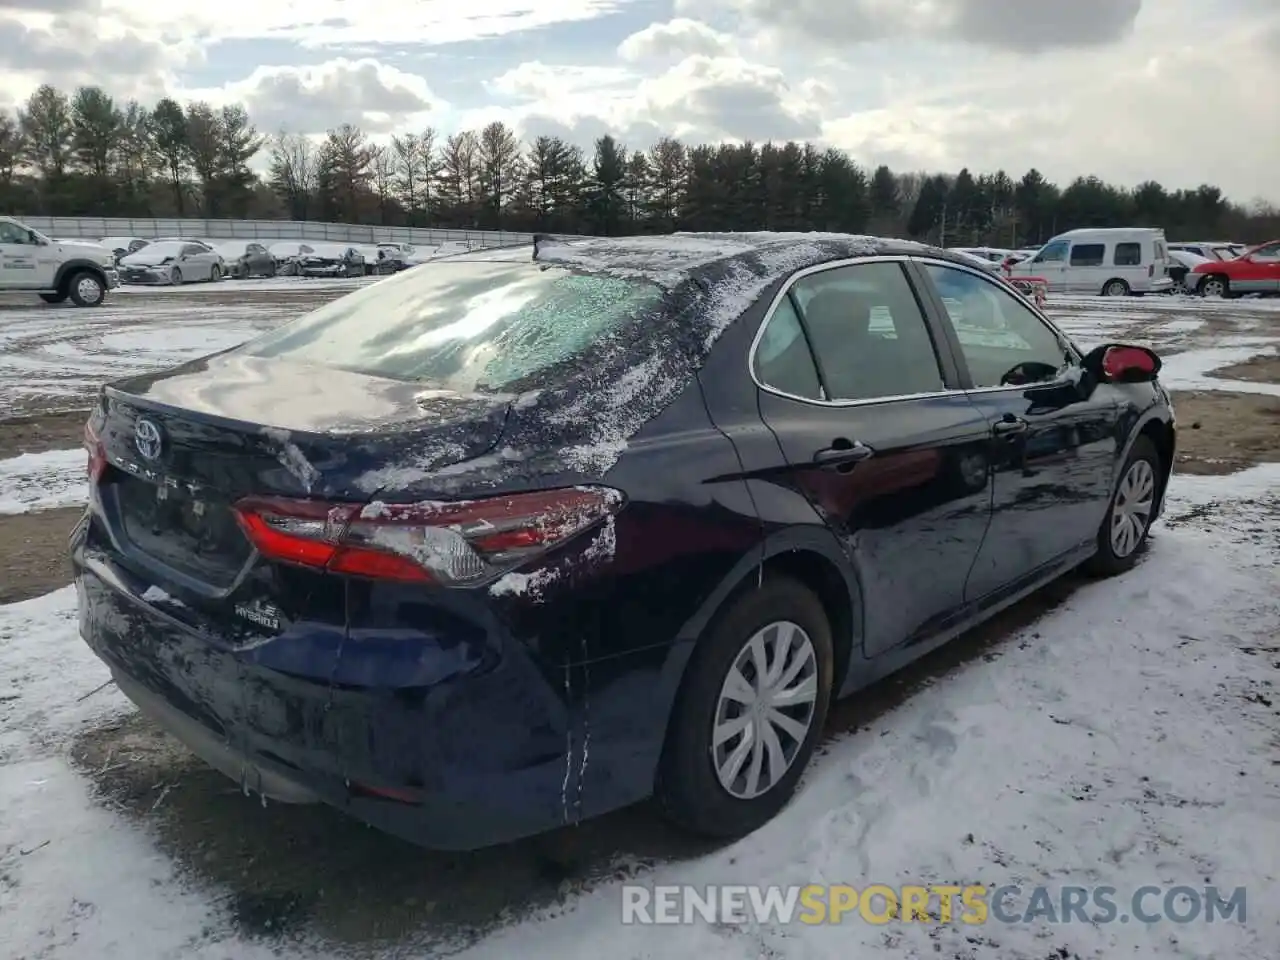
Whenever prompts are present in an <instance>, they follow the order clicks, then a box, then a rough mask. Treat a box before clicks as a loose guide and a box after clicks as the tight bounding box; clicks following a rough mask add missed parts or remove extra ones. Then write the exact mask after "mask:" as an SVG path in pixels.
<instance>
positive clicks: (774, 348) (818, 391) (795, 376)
mask: <svg viewBox="0 0 1280 960" xmlns="http://www.w3.org/2000/svg"><path fill="white" fill-rule="evenodd" d="M752 363H753V368H754V370H755V375H756V379H757V380H759V381H760V383H761V384H762V385H764V386H766V387H769V388H770V389H772V390H776V391H778V392H779V393H785V394H787V395H789V396H792V397H800V398H802V399H804V400H818V399H820V398H821V397H822V388H821V386H820V385H819V383H818V368H817V367H816V366H815V365H814V362H813V353H812V351H810V349H809V341H808V340H807V339H806V338H805V335H804V329H803V328H802V327H801V326H800V315H799V314H797V313H796V309H795V306H794V305H793V304H792V301H791V297H790V296H786V297H783V298H782V300H780V301H779V302H778V306H777V307H776V308H775V309H774V311H773V315H772V316H770V317H769V321H768V323H766V324H765V328H764V332H763V333H761V335H760V342H759V343H758V344H756V352H755V356H754V358H753V360H752Z"/></svg>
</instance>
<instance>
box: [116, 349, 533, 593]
mask: <svg viewBox="0 0 1280 960" xmlns="http://www.w3.org/2000/svg"><path fill="white" fill-rule="evenodd" d="M510 406H511V403H510V398H508V397H505V396H460V395H458V394H453V393H448V392H446V391H439V390H435V391H432V390H428V389H425V388H424V387H423V386H422V385H421V384H414V383H405V382H402V381H393V380H385V379H380V378H376V377H370V376H365V375H362V374H354V373H346V372H342V371H336V370H317V369H315V368H312V367H307V366H301V365H297V364H291V363H288V362H285V361H281V360H272V361H265V360H261V359H257V358H253V357H245V356H241V355H235V354H221V355H216V356H214V357H210V358H206V359H203V360H198V361H195V362H193V363H190V364H187V365H185V366H182V367H179V368H176V369H174V370H170V371H167V372H164V373H161V374H157V375H149V376H144V377H138V378H134V379H132V380H127V381H122V382H119V383H116V384H113V385H110V386H108V387H106V388H105V389H104V391H103V394H102V400H101V409H100V411H99V412H98V413H97V414H96V415H95V418H94V420H95V422H96V423H98V424H100V426H98V427H97V434H98V438H99V440H100V442H101V444H102V450H103V454H104V455H105V458H106V460H107V462H108V463H109V464H110V466H111V467H112V468H113V469H111V470H109V471H108V472H107V473H106V474H105V475H104V476H103V479H102V482H101V485H100V488H99V489H100V494H101V499H102V503H103V507H104V517H105V519H106V521H107V524H108V527H109V529H110V531H111V534H112V537H113V539H114V540H115V541H116V544H117V547H118V549H119V552H120V553H121V554H122V559H124V560H125V561H126V562H131V563H132V564H133V565H135V566H139V567H143V568H146V570H147V572H148V573H149V574H150V575H152V577H153V582H158V581H155V578H156V577H159V578H160V579H164V580H165V582H164V583H163V584H161V585H162V586H168V585H178V586H187V587H189V588H192V589H195V590H198V591H202V592H209V593H225V592H226V591H229V590H231V589H232V588H233V587H234V586H235V584H236V582H237V580H238V579H239V578H240V577H241V575H242V574H243V573H244V572H245V568H246V565H247V564H248V561H249V559H250V557H251V556H252V554H253V549H252V547H251V545H250V543H249V540H248V539H247V537H246V536H245V534H244V533H243V531H242V530H241V529H240V527H239V523H238V522H237V520H236V516H235V513H234V510H233V509H232V508H233V505H234V504H235V503H236V501H238V500H240V499H242V498H243V497H246V496H250V495H254V496H259V497H262V496H267V497H270V496H279V497H304V498H316V499H322V500H330V501H349V502H360V503H363V502H368V501H369V500H371V499H372V498H373V497H374V496H376V495H377V494H378V492H379V486H380V485H394V483H395V481H396V479H397V475H396V471H395V470H386V471H383V473H382V474H379V473H378V470H377V468H378V467H380V466H383V465H385V464H387V463H402V462H405V461H406V459H407V458H409V457H411V459H412V462H413V463H414V464H415V465H416V466H418V467H420V468H421V469H423V470H428V471H430V470H435V469H440V468H444V467H448V466H450V465H452V464H456V463H460V462H463V461H467V460H471V459H474V458H476V457H481V456H483V455H484V454H486V453H488V452H489V451H490V450H491V449H492V448H493V447H494V445H495V444H496V443H497V441H498V439H499V437H500V436H501V435H502V431H503V426H504V423H505V421H506V418H507V413H508V411H509V409H510ZM371 476H372V477H374V478H375V482H373V483H371V482H370V477H371ZM383 481H385V483H384V482H383Z"/></svg>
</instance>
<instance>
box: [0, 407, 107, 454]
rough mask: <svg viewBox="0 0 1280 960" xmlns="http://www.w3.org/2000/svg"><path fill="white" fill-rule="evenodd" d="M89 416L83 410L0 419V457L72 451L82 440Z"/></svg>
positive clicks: (86, 411) (87, 412)
mask: <svg viewBox="0 0 1280 960" xmlns="http://www.w3.org/2000/svg"><path fill="white" fill-rule="evenodd" d="M88 418H89V411H88V410H87V409H85V410H73V411H70V412H68V413H50V414H44V415H42V416H32V417H14V418H11V419H8V420H0V460H5V459H8V458H9V457H16V456H19V455H21V454H24V453H44V452H46V451H48V450H73V449H75V448H76V447H79V446H81V445H82V444H83V442H84V423H85V421H86V420H87V419H88Z"/></svg>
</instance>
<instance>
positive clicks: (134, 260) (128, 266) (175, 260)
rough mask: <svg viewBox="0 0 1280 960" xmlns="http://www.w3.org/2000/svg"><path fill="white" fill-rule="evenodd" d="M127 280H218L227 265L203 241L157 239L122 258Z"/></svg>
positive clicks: (123, 277)
mask: <svg viewBox="0 0 1280 960" xmlns="http://www.w3.org/2000/svg"><path fill="white" fill-rule="evenodd" d="M119 267H120V280H121V281H122V282H123V283H149V284H172V285H174V286H178V285H180V284H183V283H196V282H199V281H215V282H216V281H218V280H221V279H222V278H223V276H224V275H225V274H226V264H225V262H224V261H223V259H222V256H221V255H220V254H219V253H218V251H216V250H214V249H213V248H212V247H211V246H209V245H208V244H207V243H203V242H201V241H199V240H157V241H156V242H155V243H151V244H148V245H147V246H145V247H143V248H142V249H141V250H139V251H137V252H136V253H131V254H129V255H128V256H127V257H123V258H122V259H121V260H120V264H119Z"/></svg>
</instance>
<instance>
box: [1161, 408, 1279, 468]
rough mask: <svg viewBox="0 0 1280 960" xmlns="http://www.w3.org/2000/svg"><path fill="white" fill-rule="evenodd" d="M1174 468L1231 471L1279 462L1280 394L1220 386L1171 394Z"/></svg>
mask: <svg viewBox="0 0 1280 960" xmlns="http://www.w3.org/2000/svg"><path fill="white" fill-rule="evenodd" d="M1173 407H1174V410H1175V412H1176V413H1177V416H1178V452H1177V454H1176V455H1175V458H1174V459H1175V461H1176V462H1175V463H1174V466H1173V468H1174V470H1175V471H1176V472H1178V473H1194V474H1227V473H1235V472H1236V471H1238V470H1243V469H1245V468H1246V467H1251V466H1253V465H1254V464H1257V463H1275V462H1280V397H1269V396H1266V395H1264V394H1257V393H1227V392H1225V391H1221V390H1205V391H1185V392H1176V393H1174V394H1173Z"/></svg>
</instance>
